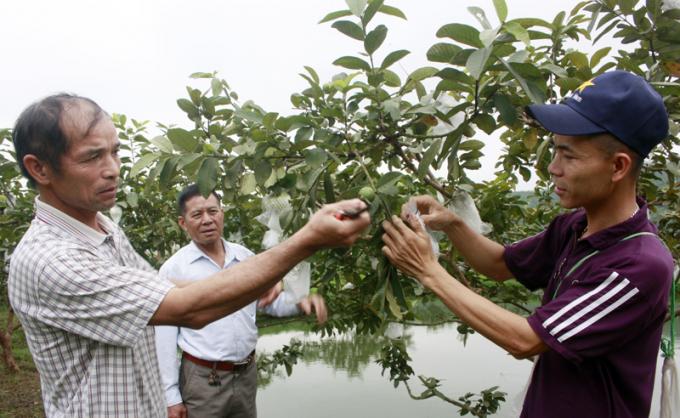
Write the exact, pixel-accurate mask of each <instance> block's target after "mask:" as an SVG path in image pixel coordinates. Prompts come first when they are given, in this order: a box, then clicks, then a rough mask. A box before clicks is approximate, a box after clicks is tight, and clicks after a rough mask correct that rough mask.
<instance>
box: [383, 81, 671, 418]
mask: <svg viewBox="0 0 680 418" xmlns="http://www.w3.org/2000/svg"><path fill="white" fill-rule="evenodd" d="M527 113H528V114H529V116H531V117H533V118H534V119H535V120H536V121H538V122H539V123H540V124H541V125H543V127H545V128H546V129H547V130H548V131H550V132H552V133H553V142H554V149H555V154H554V158H553V160H552V162H551V163H550V166H549V171H550V174H551V176H552V180H553V183H554V187H555V193H556V194H557V196H558V197H559V200H560V204H561V205H562V206H563V207H564V208H567V209H574V210H573V211H571V212H569V213H566V214H564V215H561V216H558V217H557V218H556V219H554V220H553V221H552V222H551V223H550V225H549V226H548V227H547V229H545V230H544V231H543V232H541V233H540V234H538V235H536V236H533V237H530V238H527V239H525V240H522V241H520V242H517V243H514V244H512V245H508V246H503V245H500V244H498V243H496V242H493V241H491V240H489V239H488V238H486V237H484V236H482V235H480V234H477V233H476V232H474V231H472V230H471V229H470V228H469V227H468V226H466V225H465V223H464V222H463V221H462V220H461V218H459V217H458V216H456V215H455V214H454V213H452V212H451V211H449V210H447V209H446V208H444V207H443V206H442V205H441V204H439V202H437V201H436V200H435V199H433V198H432V197H429V196H420V197H417V198H415V203H416V204H417V206H418V209H419V210H420V212H421V213H422V214H423V220H424V222H425V224H426V225H427V226H428V227H430V228H431V229H435V230H442V231H445V232H446V233H447V235H448V237H449V239H451V241H452V242H453V244H454V246H455V247H456V248H457V249H458V250H459V251H460V253H461V254H462V255H463V256H464V257H465V259H466V261H467V262H468V263H469V264H470V265H471V266H472V267H473V268H475V269H476V270H477V271H479V272H480V273H482V274H484V275H486V276H488V277H491V278H494V279H496V280H499V281H502V280H506V279H509V278H512V277H514V278H516V279H517V280H519V281H520V282H521V283H522V284H524V285H525V286H526V287H528V288H529V289H532V290H533V289H539V288H543V289H545V293H544V296H543V303H542V305H541V306H540V307H539V308H538V309H536V311H535V312H534V313H533V314H532V315H530V316H529V317H528V318H524V317H521V316H519V315H516V314H514V313H512V312H509V311H507V310H505V309H503V308H501V307H499V306H497V305H495V304H494V303H492V302H490V301H489V300H487V299H485V298H483V297H481V296H479V295H477V294H476V293H474V292H472V291H471V290H469V289H468V288H466V287H465V286H463V285H462V284H461V283H459V282H458V281H457V280H455V279H454V278H452V277H451V276H450V275H449V274H448V273H447V272H446V270H444V268H443V267H441V266H440V265H439V263H438V262H437V259H436V258H435V257H434V255H433V253H432V250H431V247H430V243H429V237H428V236H427V234H426V233H425V232H424V231H423V228H422V227H420V225H419V223H418V222H416V221H415V220H414V219H413V216H408V215H405V216H404V218H405V219H406V223H404V222H403V221H402V220H400V219H398V218H396V217H394V218H393V219H392V222H386V223H385V224H384V227H385V231H386V234H385V236H384V237H383V240H384V241H385V244H386V245H385V247H384V248H383V252H384V253H385V255H387V257H388V258H389V259H390V261H392V263H394V264H395V265H397V266H398V267H399V268H400V269H401V270H403V271H404V272H406V273H407V274H409V275H411V276H414V277H416V278H417V279H418V280H420V281H421V282H422V283H423V284H424V285H425V286H426V287H428V288H430V289H431V290H432V291H433V292H434V293H435V294H436V295H437V296H438V297H440V298H441V299H442V300H443V301H444V303H446V305H447V306H448V307H449V308H450V309H451V310H452V311H453V312H454V313H455V314H456V315H458V316H459V317H460V318H461V319H463V320H464V321H466V322H467V323H468V324H469V325H470V326H472V327H473V328H474V329H475V330H477V331H478V332H480V333H481V334H483V335H485V336H486V337H487V338H489V339H490V340H492V341H493V342H495V343H496V344H498V345H499V346H501V347H502V348H504V349H506V350H508V352H510V353H511V354H512V355H514V356H515V357H518V358H526V357H531V356H534V355H537V354H538V355H539V357H538V360H537V362H536V366H535V368H534V372H533V375H532V378H531V384H530V386H529V390H528V393H527V395H526V398H525V400H524V407H523V410H522V415H521V416H522V417H551V418H559V417H570V418H571V417H598V418H602V417H617V418H622V417H635V418H639V417H646V416H648V415H649V408H650V403H651V397H652V390H653V385H654V371H655V366H656V360H657V355H658V350H659V343H660V339H661V331H662V326H663V320H664V317H665V315H666V311H667V303H666V302H667V299H668V292H669V289H670V284H671V280H672V271H673V259H672V257H671V255H670V253H669V252H668V250H667V249H666V248H665V246H664V245H663V244H662V243H661V241H660V240H659V238H658V237H657V236H656V232H657V230H656V227H655V226H654V225H653V224H652V223H651V222H650V221H649V219H648V217H647V204H646V203H645V201H644V200H642V199H640V198H637V197H636V182H637V178H638V176H639V173H640V168H641V166H642V162H643V160H644V158H645V157H646V156H647V155H648V154H649V152H650V151H651V149H652V148H653V147H654V146H655V145H657V144H658V143H660V142H661V141H662V140H663V139H664V138H665V137H666V135H667V132H668V116H667V113H666V110H665V108H664V105H663V101H662V99H661V97H660V96H659V95H658V94H657V93H656V92H655V91H654V90H653V89H652V87H651V86H650V85H649V84H648V83H647V82H646V81H645V80H644V79H642V78H641V77H638V76H636V75H633V74H630V73H627V72H623V71H612V72H608V73H604V74H602V75H600V76H598V77H595V78H594V79H592V80H590V81H587V82H585V83H583V84H582V85H581V86H580V87H579V88H578V89H577V90H576V91H575V92H574V93H573V94H572V95H571V97H569V98H568V99H567V100H566V101H565V102H564V103H563V104H554V105H532V106H529V107H528V109H527ZM404 213H406V212H404ZM407 224H408V225H407Z"/></svg>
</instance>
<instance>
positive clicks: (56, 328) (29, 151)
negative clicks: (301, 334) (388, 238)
mask: <svg viewBox="0 0 680 418" xmlns="http://www.w3.org/2000/svg"><path fill="white" fill-rule="evenodd" d="M13 140H14V147H15V150H16V155H17V161H18V163H19V166H20V168H21V171H22V173H23V174H24V175H25V176H26V177H27V178H28V180H29V182H30V184H31V185H32V186H34V187H36V188H37V190H38V193H39V196H38V198H37V199H36V212H35V218H34V219H33V221H32V223H31V226H30V228H29V229H28V231H27V232H26V234H25V235H24V237H23V238H22V240H21V242H20V243H19V245H18V246H17V248H16V249H15V251H14V254H13V255H12V259H11V263H10V274H9V297H10V302H11V305H12V307H13V309H14V310H15V312H16V314H17V316H18V317H19V319H20V321H21V323H22V326H23V328H24V331H25V334H26V339H27V341H28V346H29V348H30V350H31V354H32V355H33V359H34V361H35V364H36V367H37V368H38V371H39V373H40V382H41V387H42V394H43V401H44V405H45V412H46V414H47V416H48V417H135V418H140V417H164V416H166V413H167V410H166V405H165V399H164V396H163V391H162V389H161V384H160V376H159V371H158V362H157V359H156V351H155V345H154V331H153V328H152V327H151V326H150V325H178V326H183V327H190V328H202V327H203V326H205V325H206V324H208V323H210V322H212V321H215V320H217V319H219V318H221V317H224V316H226V315H228V314H230V313H232V312H234V311H236V310H238V309H240V308H242V307H243V306H245V305H247V304H249V303H250V302H252V301H254V300H255V299H257V298H258V297H260V296H261V295H262V294H264V293H265V292H266V291H267V290H268V289H270V288H271V287H272V286H273V285H274V284H275V283H276V282H277V281H278V280H279V278H280V277H282V276H283V275H284V274H285V273H286V272H287V271H288V270H290V269H291V268H292V267H293V266H295V265H296V264H297V263H299V262H300V261H301V260H303V259H304V258H306V257H308V256H310V255H311V254H313V253H314V252H315V251H316V250H318V249H321V248H325V247H330V246H342V245H345V246H346V245H351V244H352V243H353V242H354V241H355V240H356V239H357V238H358V236H359V235H360V234H361V232H362V231H363V230H364V229H365V228H366V226H368V224H369V222H370V219H369V217H368V215H367V214H362V215H361V216H359V217H357V218H356V219H344V218H343V217H342V216H337V215H338V213H341V212H343V211H348V210H351V211H356V210H359V209H362V208H363V207H365V205H364V203H362V202H361V201H359V200H353V201H346V202H338V203H337V204H334V205H328V206H326V207H324V208H322V209H321V210H319V211H318V212H317V213H316V214H314V215H313V216H312V217H311V219H310V221H309V223H308V224H307V225H305V226H304V227H303V228H302V229H300V230H299V231H298V232H297V233H296V234H294V235H293V236H292V237H291V238H290V239H288V240H287V241H285V242H283V243H282V244H280V245H278V246H277V247H275V248H272V249H271V250H269V251H266V252H264V253H262V254H259V255H256V256H253V257H251V258H249V259H248V260H245V261H244V262H242V263H239V264H238V265H237V266H234V267H232V268H230V269H228V270H222V271H220V272H219V273H216V274H214V275H213V276H212V277H210V278H208V279H206V280H201V281H199V282H191V283H189V282H186V283H175V284H173V283H169V282H167V281H165V280H160V279H159V278H158V274H157V272H156V271H155V270H154V269H153V268H152V267H151V266H150V265H149V264H148V263H147V262H146V261H144V260H143V259H142V258H141V257H140V256H139V255H138V254H137V253H136V252H135V250H134V249H133V248H132V246H131V245H130V242H129V241H128V240H127V238H126V237H125V234H124V233H123V232H122V231H121V230H120V229H119V228H118V227H117V226H116V225H115V224H114V223H113V222H111V221H110V220H109V219H108V218H106V217H105V216H103V215H102V214H101V213H100V212H101V211H104V210H108V209H109V208H111V207H112V206H113V205H114V203H115V198H116V193H117V187H118V175H119V169H120V159H119V156H118V151H119V148H120V143H119V141H118V135H117V132H116V130H115V127H114V125H113V123H112V121H111V119H110V117H109V116H108V115H107V114H106V113H105V112H104V111H103V110H102V109H101V108H100V107H99V106H98V105H97V104H96V103H95V102H93V101H92V100H90V99H86V98H82V97H78V96H72V95H66V94H60V95H55V96H50V97H47V98H45V99H43V100H41V101H39V102H36V103H34V104H32V105H31V106H29V107H28V108H27V109H26V110H25V111H24V112H23V113H22V114H21V116H20V117H19V119H18V120H17V123H16V126H15V129H14V138H13ZM338 218H341V219H338Z"/></svg>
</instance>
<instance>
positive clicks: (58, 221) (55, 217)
mask: <svg viewBox="0 0 680 418" xmlns="http://www.w3.org/2000/svg"><path fill="white" fill-rule="evenodd" d="M35 216H36V218H38V219H40V220H41V221H43V222H45V223H47V224H49V225H53V226H56V227H58V228H61V229H63V230H64V231H66V232H68V233H69V234H71V235H74V236H76V237H78V238H79V239H81V240H83V241H85V242H88V243H90V244H92V245H95V246H99V245H101V244H103V243H104V241H105V240H106V238H107V237H109V236H111V235H113V233H114V232H115V231H116V229H117V227H116V225H115V224H114V223H113V221H111V220H110V219H109V218H107V217H106V216H104V215H102V214H101V212H97V215H96V216H97V223H99V226H101V227H102V229H104V230H105V231H107V233H106V234H103V233H101V232H99V231H97V230H94V229H92V228H91V227H89V226H87V225H85V224H84V223H82V222H80V221H79V220H77V219H75V218H73V217H71V216H69V215H67V214H65V213H64V212H62V211H60V210H59V209H57V208H55V207H54V206H52V205H50V204H49V203H45V202H43V201H42V200H40V198H39V196H37V197H36V198H35Z"/></svg>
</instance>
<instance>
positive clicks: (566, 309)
mask: <svg viewBox="0 0 680 418" xmlns="http://www.w3.org/2000/svg"><path fill="white" fill-rule="evenodd" d="M617 277H619V273H617V272H613V273H612V274H610V275H609V277H607V279H606V280H605V281H603V282H602V283H600V285H599V286H597V287H596V288H595V289H593V290H591V291H590V292H588V293H586V294H584V295H582V296H580V297H579V298H577V299H574V300H573V301H571V303H569V304H568V305H567V306H565V307H564V308H562V309H560V310H559V311H557V312H555V313H554V314H553V316H551V317H550V318H548V319H546V320H545V322H543V328H547V327H548V325H550V324H552V323H553V322H555V321H556V320H558V319H560V318H561V317H562V316H563V315H564V314H565V313H567V312H569V311H570V310H572V309H573V308H574V307H575V306H577V305H580V304H581V303H582V302H583V301H584V300H586V299H588V298H589V297H591V296H593V295H594V294H596V293H599V292H601V291H602V289H604V288H605V287H607V286H609V284H610V283H611V282H613V281H614V279H616V278H617Z"/></svg>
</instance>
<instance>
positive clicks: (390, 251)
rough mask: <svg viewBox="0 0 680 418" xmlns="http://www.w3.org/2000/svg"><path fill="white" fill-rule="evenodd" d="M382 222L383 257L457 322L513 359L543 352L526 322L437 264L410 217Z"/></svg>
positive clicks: (424, 239) (537, 338) (417, 224)
mask: <svg viewBox="0 0 680 418" xmlns="http://www.w3.org/2000/svg"><path fill="white" fill-rule="evenodd" d="M407 221H410V222H409V225H410V228H409V226H407V225H406V224H404V222H402V221H401V219H399V218H397V217H394V218H393V219H392V222H385V223H384V224H383V227H384V229H385V235H384V236H383V241H384V242H385V246H384V247H383V253H384V254H385V255H386V256H387V258H388V259H389V260H390V262H392V264H394V265H396V266H397V267H398V268H399V269H400V270H401V271H403V272H404V273H406V274H408V275H410V276H413V277H415V278H416V279H417V280H419V281H420V282H421V283H422V284H423V285H424V286H425V287H427V288H429V289H430V290H432V291H433V292H434V293H435V294H436V295H437V296H438V297H439V298H440V299H441V300H442V301H443V302H444V304H446V306H447V307H448V308H449V309H450V310H451V311H452V312H453V313H455V314H456V315H457V316H458V317H459V318H460V319H461V320H463V321H464V322H465V323H467V324H468V325H470V326H471V327H472V328H473V329H475V330H476V331H477V332H479V333H480V334H482V335H484V336H485V337H487V338H488V339H490V340H491V341H493V342H494V343H496V344H497V345H499V346H500V347H502V348H504V349H505V350H507V351H508V352H509V353H510V354H512V355H513V356H515V357H517V358H526V357H531V356H533V355H535V354H538V353H541V352H543V351H546V350H547V346H546V345H545V344H544V343H543V341H542V340H541V339H540V338H539V336H538V335H537V334H536V333H535V332H534V330H533V329H532V328H531V326H530V325H529V323H528V321H527V320H526V319H525V318H523V317H521V316H519V315H517V314H515V313H513V312H510V311H508V310H506V309H503V308H501V307H500V306H498V305H496V304H494V303H493V302H491V301H489V300H488V299H485V298H484V297H482V296H480V295H478V294H476V293H475V292H473V291H472V290H470V289H468V288H467V287H465V286H464V285H463V284H461V283H460V282H459V281H457V280H456V279H454V278H453V277H451V275H449V274H448V272H447V271H446V270H445V269H444V268H443V267H442V266H441V265H439V263H438V262H437V260H436V258H435V256H434V254H433V253H432V248H431V246H430V242H429V237H428V236H427V234H426V233H425V231H424V230H423V229H422V227H421V226H420V224H419V223H418V222H417V221H416V220H415V219H413V218H412V216H411V217H410V219H408V220H407Z"/></svg>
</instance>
